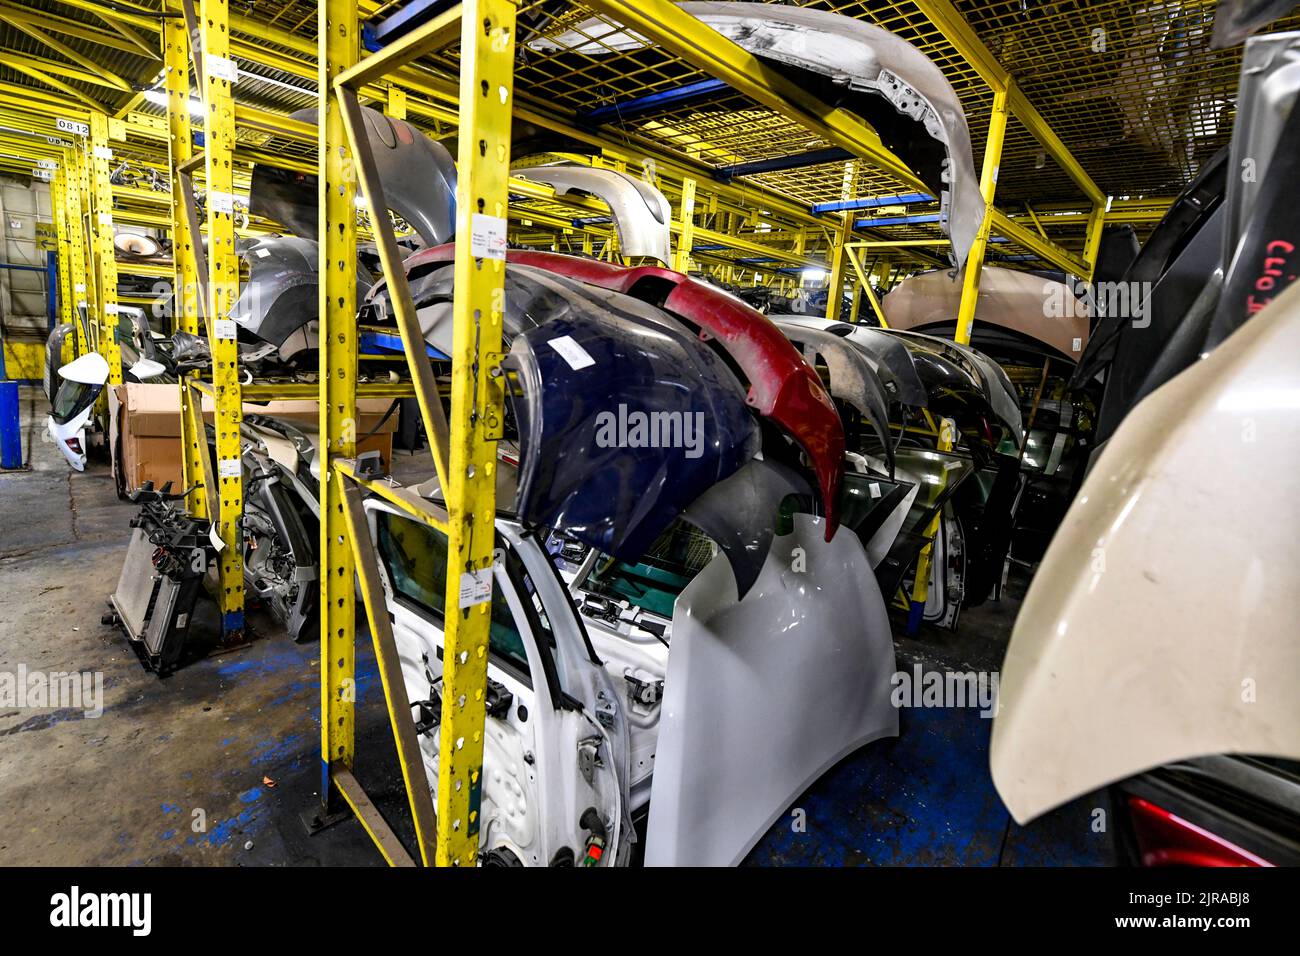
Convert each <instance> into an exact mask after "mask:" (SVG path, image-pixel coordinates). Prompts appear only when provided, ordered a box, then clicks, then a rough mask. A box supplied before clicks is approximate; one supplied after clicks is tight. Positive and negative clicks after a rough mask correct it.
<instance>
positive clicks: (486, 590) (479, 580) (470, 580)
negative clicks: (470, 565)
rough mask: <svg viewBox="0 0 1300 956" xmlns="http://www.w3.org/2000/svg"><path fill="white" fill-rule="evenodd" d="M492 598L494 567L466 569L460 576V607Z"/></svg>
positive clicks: (471, 605)
mask: <svg viewBox="0 0 1300 956" xmlns="http://www.w3.org/2000/svg"><path fill="white" fill-rule="evenodd" d="M490 600H492V569H491V568H484V569H483V570H481V571H465V572H463V573H462V574H461V576H460V609H461V610H462V611H463V610H464V609H465V608H467V607H474V606H476V605H479V604H484V603H486V602H488V601H490Z"/></svg>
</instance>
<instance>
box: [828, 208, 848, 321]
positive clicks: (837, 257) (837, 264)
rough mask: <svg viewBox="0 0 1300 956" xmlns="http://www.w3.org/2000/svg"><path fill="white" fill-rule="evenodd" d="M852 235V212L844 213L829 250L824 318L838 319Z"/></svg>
mask: <svg viewBox="0 0 1300 956" xmlns="http://www.w3.org/2000/svg"><path fill="white" fill-rule="evenodd" d="M852 235H853V212H852V211H851V210H850V211H847V212H845V213H844V219H843V221H842V222H841V223H840V228H839V230H838V231H837V232H836V233H835V242H834V246H833V247H832V249H831V273H830V277H829V279H828V282H827V286H826V318H828V319H831V320H836V319H838V318H839V317H840V307H841V305H842V301H841V300H842V299H843V298H844V277H845V275H846V274H847V269H846V268H845V266H846V265H847V262H846V260H847V259H848V255H849V252H848V248H847V246H846V243H847V242H848V241H849V239H850V238H851V237H852Z"/></svg>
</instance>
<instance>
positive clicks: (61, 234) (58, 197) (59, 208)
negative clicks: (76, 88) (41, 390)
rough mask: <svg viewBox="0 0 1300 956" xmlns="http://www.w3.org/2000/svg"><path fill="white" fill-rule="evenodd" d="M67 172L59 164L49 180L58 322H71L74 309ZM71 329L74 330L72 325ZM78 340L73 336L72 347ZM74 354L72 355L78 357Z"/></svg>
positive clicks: (64, 165)
mask: <svg viewBox="0 0 1300 956" xmlns="http://www.w3.org/2000/svg"><path fill="white" fill-rule="evenodd" d="M67 197H68V171H67V166H66V164H62V163H61V164H60V165H59V168H58V169H57V170H55V172H54V176H53V178H52V179H51V180H50V205H51V209H52V211H53V213H54V237H55V242H54V246H55V250H56V253H57V256H58V262H59V321H60V322H61V323H65V324H66V323H69V322H73V316H74V315H75V314H76V309H75V306H74V304H73V299H72V295H73V292H72V274H71V272H72V243H71V239H70V235H71V233H70V230H69V223H68V198H67ZM73 328H74V329H75V328H76V325H75V323H74V325H73ZM79 341H80V339H79V338H78V337H76V336H75V335H74V338H73V343H74V345H75V344H76V343H77V342H79ZM80 354H81V353H80V352H75V351H74V355H80Z"/></svg>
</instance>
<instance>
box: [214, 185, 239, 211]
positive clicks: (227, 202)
mask: <svg viewBox="0 0 1300 956" xmlns="http://www.w3.org/2000/svg"><path fill="white" fill-rule="evenodd" d="M208 205H209V206H211V207H212V210H213V212H225V213H233V212H234V211H235V194H234V193H223V192H218V191H217V190H215V189H214V190H213V191H212V192H210V193H208Z"/></svg>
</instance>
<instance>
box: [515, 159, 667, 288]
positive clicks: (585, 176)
mask: <svg viewBox="0 0 1300 956" xmlns="http://www.w3.org/2000/svg"><path fill="white" fill-rule="evenodd" d="M510 174H511V175H512V176H518V177H520V178H521V179H531V180H533V181H534V182H538V183H546V184H547V185H550V186H553V187H555V192H556V194H557V195H564V194H565V193H570V192H574V191H577V192H583V193H590V194H591V195H593V196H595V197H596V198H597V199H600V200H602V201H603V202H604V203H605V204H606V205H607V206H609V212H610V215H611V216H612V217H613V219H614V228H615V230H617V232H618V248H619V252H620V253H621V254H622V255H624V256H648V257H650V258H652V259H658V260H659V261H660V262H662V263H663V264H664V265H669V264H670V263H671V262H672V258H671V257H672V252H671V249H670V247H669V220H670V219H671V218H672V209H671V207H670V206H669V205H668V199H667V197H665V196H664V194H663V193H661V192H660V191H659V190H658V189H656V188H655V187H654V186H651V185H650V184H649V183H647V182H644V181H643V180H640V179H637V178H636V177H634V176H629V175H628V174H627V173H620V172H618V171H617V170H614V169H596V168H594V167H592V166H580V165H578V164H577V163H565V164H561V165H556V166H530V167H528V168H526V169H513V170H511V171H510Z"/></svg>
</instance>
